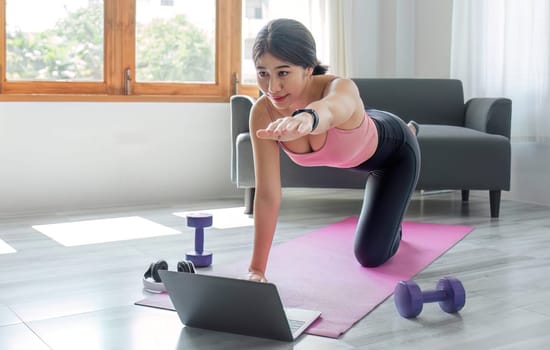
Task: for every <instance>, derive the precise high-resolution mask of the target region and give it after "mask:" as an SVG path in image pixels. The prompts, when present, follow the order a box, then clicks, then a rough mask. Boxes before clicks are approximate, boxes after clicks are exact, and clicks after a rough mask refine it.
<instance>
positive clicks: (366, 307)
mask: <svg viewBox="0 0 550 350" xmlns="http://www.w3.org/2000/svg"><path fill="white" fill-rule="evenodd" d="M356 224H357V218H354V217H353V218H348V219H346V220H343V221H341V222H338V223H336V224H333V225H330V226H327V227H324V228H322V229H319V230H317V231H314V232H311V233H309V234H306V235H304V236H302V237H299V238H296V239H293V240H291V241H288V242H285V243H282V244H279V245H276V246H274V247H273V248H272V250H271V254H270V260H269V266H268V271H267V274H266V275H267V277H268V278H269V281H270V282H272V283H275V284H276V285H277V288H278V290H279V293H280V295H281V298H282V300H283V304H284V305H285V306H286V307H299V308H304V309H312V310H319V311H321V313H322V315H321V318H320V319H319V320H317V321H316V322H315V323H314V324H313V325H312V326H311V327H309V329H308V330H307V331H306V333H308V334H314V335H321V336H326V337H331V338H338V337H339V336H340V335H342V334H343V333H345V332H346V331H347V330H348V329H350V328H351V327H352V326H353V325H354V324H355V323H356V322H358V321H359V320H361V319H362V318H363V317H364V316H365V315H367V314H368V313H369V312H371V311H372V310H374V308H375V307H376V306H377V305H379V304H380V303H382V302H383V301H384V300H385V299H386V298H388V297H389V296H391V295H392V293H393V290H394V288H395V285H396V284H397V282H399V281H401V280H408V279H411V278H412V277H413V276H414V275H416V274H417V273H418V272H420V271H422V270H423V269H424V268H425V267H426V266H428V265H429V264H430V263H431V262H433V261H434V260H435V259H437V258H438V257H439V256H441V255H442V254H443V253H445V252H446V251H447V250H448V249H450V248H451V247H452V246H453V245H455V244H456V243H457V242H459V241H460V240H461V239H462V238H464V237H465V236H466V235H467V234H468V233H470V232H471V231H472V227H469V226H457V225H440V224H426V223H415V222H404V223H403V237H402V241H401V244H400V246H399V250H398V251H397V253H396V254H395V256H394V257H393V258H392V259H390V260H389V261H388V262H387V263H385V264H384V265H382V266H380V267H377V268H364V267H362V266H361V265H359V263H358V262H357V261H356V260H355V256H354V255H353V235H354V233H355V226H356ZM247 266H248V261H240V262H237V263H234V264H229V265H225V266H214V268H213V270H212V271H211V272H209V273H210V274H214V275H221V276H231V277H239V278H242V276H244V275H245V273H246V269H247ZM136 304H137V305H144V306H152V307H159V308H166V309H173V306H172V304H171V302H170V299H169V298H168V296H167V295H166V294H161V295H155V296H152V297H150V298H147V299H144V300H141V301H138V302H136ZM396 315H397V312H396Z"/></svg>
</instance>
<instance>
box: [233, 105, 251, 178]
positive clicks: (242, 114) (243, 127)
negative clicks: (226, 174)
mask: <svg viewBox="0 0 550 350" xmlns="http://www.w3.org/2000/svg"><path fill="white" fill-rule="evenodd" d="M254 102H255V100H254V99H253V98H252V97H250V96H246V95H233V96H231V98H230V99H229V105H230V118H231V119H230V128H231V181H233V183H235V182H236V181H237V150H236V146H237V137H239V135H240V134H242V133H244V132H247V131H248V128H249V127H248V119H249V117H250V109H251V108H252V105H253V104H254Z"/></svg>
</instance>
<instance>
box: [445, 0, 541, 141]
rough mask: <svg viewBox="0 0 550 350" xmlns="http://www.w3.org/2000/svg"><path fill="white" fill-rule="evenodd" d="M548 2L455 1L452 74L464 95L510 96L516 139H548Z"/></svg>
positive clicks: (512, 0) (537, 0) (526, 0)
mask: <svg viewBox="0 0 550 350" xmlns="http://www.w3.org/2000/svg"><path fill="white" fill-rule="evenodd" d="M549 24H550V7H549V4H548V1H547V0H521V1H518V0H460V1H454V2H453V30H452V33H453V34H452V42H451V76H452V77H455V78H458V79H461V80H462V82H463V83H464V90H465V94H466V98H470V97H483V96H485V97H497V96H505V97H508V98H510V99H511V100H512V139H513V140H517V141H537V142H550V85H549V80H550V69H549V66H550V55H549V54H550V49H549V48H550V26H549Z"/></svg>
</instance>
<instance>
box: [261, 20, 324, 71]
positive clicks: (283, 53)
mask: <svg viewBox="0 0 550 350" xmlns="http://www.w3.org/2000/svg"><path fill="white" fill-rule="evenodd" d="M265 53H270V54H272V55H273V56H275V57H277V58H278V59H280V60H283V61H285V62H288V63H292V64H294V65H297V66H301V67H303V68H309V67H313V75H321V74H325V73H326V72H327V70H328V67H327V66H325V65H322V64H321V62H319V60H318V59H317V52H316V47H315V39H313V35H311V32H310V31H309V30H308V29H307V28H306V27H305V26H304V25H303V24H302V23H300V22H298V21H296V20H293V19H287V18H279V19H274V20H272V21H270V22H269V23H267V24H266V25H265V26H264V27H263V28H262V29H260V31H259V32H258V35H257V36H256V41H254V46H253V47H252V57H253V58H254V63H256V62H258V59H259V58H260V57H261V56H262V55H263V54H265Z"/></svg>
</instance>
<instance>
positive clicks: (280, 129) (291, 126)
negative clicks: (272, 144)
mask: <svg viewBox="0 0 550 350" xmlns="http://www.w3.org/2000/svg"><path fill="white" fill-rule="evenodd" d="M312 127H313V118H312V117H311V115H310V114H309V113H300V114H298V115H296V116H294V117H283V118H279V119H277V120H275V121H273V122H271V123H269V125H268V126H267V127H266V128H265V129H259V130H258V131H256V136H258V138H260V139H268V140H275V141H292V140H296V139H299V138H300V137H303V136H306V135H309V133H310V132H311V128H312Z"/></svg>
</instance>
